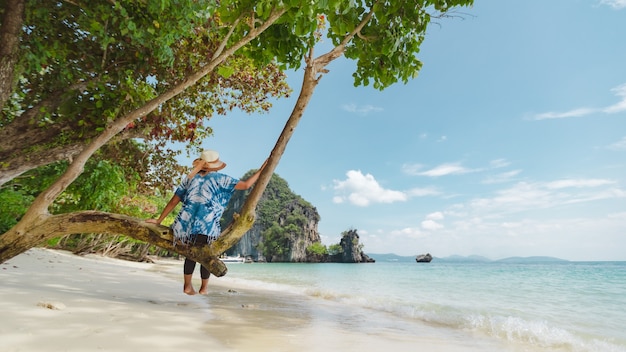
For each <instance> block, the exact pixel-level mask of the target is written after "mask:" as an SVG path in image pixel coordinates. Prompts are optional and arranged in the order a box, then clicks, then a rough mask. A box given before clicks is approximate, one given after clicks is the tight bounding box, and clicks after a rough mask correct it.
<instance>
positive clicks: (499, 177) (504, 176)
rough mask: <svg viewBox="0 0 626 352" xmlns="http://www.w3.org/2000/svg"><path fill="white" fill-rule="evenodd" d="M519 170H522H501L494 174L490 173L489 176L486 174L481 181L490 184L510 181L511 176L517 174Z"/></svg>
mask: <svg viewBox="0 0 626 352" xmlns="http://www.w3.org/2000/svg"><path fill="white" fill-rule="evenodd" d="M521 172H522V170H512V171H507V172H502V173H499V174H496V175H491V176H488V177H487V178H486V179H484V180H483V183H485V184H492V183H504V182H509V181H511V179H513V177H515V176H517V175H519V174H520V173H521Z"/></svg>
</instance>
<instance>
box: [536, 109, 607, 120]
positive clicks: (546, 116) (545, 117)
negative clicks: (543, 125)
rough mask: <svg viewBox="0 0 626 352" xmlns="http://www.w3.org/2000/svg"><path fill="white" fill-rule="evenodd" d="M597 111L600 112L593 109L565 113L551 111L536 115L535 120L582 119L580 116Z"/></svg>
mask: <svg viewBox="0 0 626 352" xmlns="http://www.w3.org/2000/svg"><path fill="white" fill-rule="evenodd" d="M596 111H598V109H591V108H578V109H573V110H570V111H565V112H553V111H551V112H544V113H541V114H537V115H535V117H534V118H533V120H548V119H564V118H567V117H580V116H585V115H589V114H592V113H594V112H596Z"/></svg>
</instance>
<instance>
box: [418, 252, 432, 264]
mask: <svg viewBox="0 0 626 352" xmlns="http://www.w3.org/2000/svg"><path fill="white" fill-rule="evenodd" d="M431 260H433V256H432V255H430V253H426V254H420V255H418V256H417V257H415V261H416V262H418V263H430V261H431Z"/></svg>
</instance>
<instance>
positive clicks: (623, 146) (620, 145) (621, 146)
mask: <svg viewBox="0 0 626 352" xmlns="http://www.w3.org/2000/svg"><path fill="white" fill-rule="evenodd" d="M607 148H608V149H611V150H626V137H622V139H621V140H619V141H617V142H615V143H613V144H610V145H609V146H608V147H607Z"/></svg>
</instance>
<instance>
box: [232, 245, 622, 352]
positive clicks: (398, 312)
mask: <svg viewBox="0 0 626 352" xmlns="http://www.w3.org/2000/svg"><path fill="white" fill-rule="evenodd" d="M374 259H375V256H374ZM227 275H228V277H229V278H230V280H234V282H237V281H239V282H241V283H242V284H245V285H247V286H248V287H251V288H259V289H261V288H262V289H264V290H276V291H280V292H288V293H290V294H293V295H296V296H301V297H302V298H306V299H309V300H313V301H314V302H318V303H320V307H322V306H324V307H329V306H330V307H333V306H334V307H336V308H337V309H343V310H345V309H353V310H358V311H361V312H366V313H365V314H363V315H361V317H363V319H367V317H376V319H377V322H376V326H385V327H387V328H389V327H392V329H396V328H397V331H396V332H397V333H398V334H402V333H407V334H408V333H410V332H411V331H413V330H416V331H419V330H420V329H434V330H437V331H441V332H442V334H443V336H446V335H447V336H455V337H457V338H458V336H461V338H463V337H467V338H468V339H469V340H472V339H475V340H476V341H483V342H484V341H492V342H493V343H494V346H501V347H502V346H504V347H507V348H503V350H511V351H546V352H551V351H559V352H561V351H563V352H570V351H571V352H590V351H593V352H597V351H601V352H626V262H569V261H559V262H537V263H534V262H524V263H509V262H498V261H494V262H446V261H438V260H437V258H435V259H433V261H432V262H430V263H416V262H415V261H413V262H408V261H385V260H383V261H377V262H376V263H361V264H338V263H324V264H310V263H299V264H296V263H248V264H229V265H228V274H227ZM294 313H295V312H294ZM380 319H382V320H388V321H387V322H381V321H380ZM393 327H396V328H393ZM487 345H489V344H487ZM416 347H418V346H416ZM474 347H476V346H474ZM508 347H510V349H509V348H508ZM498 349H499V348H491V350H494V351H495V350H498ZM468 350H470V349H468ZM474 350H481V349H480V348H475V349H474ZM487 350H489V348H487Z"/></svg>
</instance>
